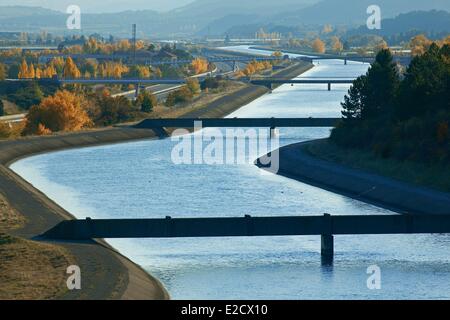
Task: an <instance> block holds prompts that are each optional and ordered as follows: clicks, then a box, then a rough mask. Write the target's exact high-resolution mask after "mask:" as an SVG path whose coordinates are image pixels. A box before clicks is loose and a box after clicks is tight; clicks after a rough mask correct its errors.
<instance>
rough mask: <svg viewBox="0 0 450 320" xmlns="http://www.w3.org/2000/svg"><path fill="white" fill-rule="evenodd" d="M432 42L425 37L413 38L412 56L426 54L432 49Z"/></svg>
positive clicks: (411, 44)
mask: <svg viewBox="0 0 450 320" xmlns="http://www.w3.org/2000/svg"><path fill="white" fill-rule="evenodd" d="M431 43H432V41H431V40H429V39H428V38H427V37H425V35H423V34H419V35H417V36H415V37H413V38H412V39H411V41H410V43H409V46H410V48H411V54H412V55H413V56H420V55H422V54H424V53H425V51H426V50H428V48H429V47H430V45H431Z"/></svg>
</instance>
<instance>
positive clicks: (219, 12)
mask: <svg viewBox="0 0 450 320" xmlns="http://www.w3.org/2000/svg"><path fill="white" fill-rule="evenodd" d="M317 1H319V0H278V1H273V0H245V1H242V0H227V1H223V0H196V1H194V2H192V3H190V4H188V5H185V6H183V7H180V8H178V9H175V10H171V11H168V12H164V13H158V12H156V11H152V10H141V11H125V12H120V13H104V14H92V13H83V14H82V20H81V26H82V29H83V30H82V32H84V33H92V32H98V33H113V34H116V35H119V36H124V35H126V34H129V32H130V31H129V30H130V28H131V24H133V23H137V24H138V30H139V31H140V32H142V33H145V35H146V36H151V37H155V36H158V37H164V36H180V37H182V36H190V35H194V34H207V33H208V32H207V30H208V28H209V29H215V30H216V29H217V30H226V29H228V28H229V27H230V26H232V25H233V24H234V23H239V24H240V23H243V22H244V20H241V19H240V18H239V17H241V16H242V17H243V16H245V17H247V18H250V16H252V19H262V17H263V16H264V15H267V16H269V15H272V14H273V13H277V12H281V11H283V10H286V9H287V8H290V7H292V8H295V9H296V10H298V9H301V8H304V7H305V6H307V5H310V4H312V3H316V2H317ZM23 8H24V7H0V12H1V14H0V30H3V31H39V30H43V29H46V30H47V31H54V32H59V33H73V32H69V31H68V30H66V29H65V20H66V19H67V15H66V14H65V13H63V12H57V11H51V10H47V9H39V10H37V9H36V8H27V7H25V9H24V10H25V11H26V12H30V11H32V10H36V14H35V15H33V14H22V13H20V11H21V10H22V9H23ZM25 17H28V18H25ZM233 17H234V18H235V19H237V20H234V22H233V23H231V24H230V23H229V21H230V19H231V20H233V19H234V18H233ZM209 24H211V27H209Z"/></svg>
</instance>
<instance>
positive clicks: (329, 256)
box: [320, 214, 334, 265]
mask: <svg viewBox="0 0 450 320" xmlns="http://www.w3.org/2000/svg"><path fill="white" fill-rule="evenodd" d="M324 218H325V232H324V233H322V234H321V237H320V255H321V262H322V265H331V264H333V258H334V237H333V235H332V233H331V232H332V229H333V225H332V220H331V215H329V214H325V215H324Z"/></svg>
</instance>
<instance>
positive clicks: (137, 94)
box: [134, 84, 139, 98]
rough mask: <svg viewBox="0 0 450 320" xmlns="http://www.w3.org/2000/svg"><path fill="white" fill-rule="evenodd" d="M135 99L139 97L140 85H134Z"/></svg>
mask: <svg viewBox="0 0 450 320" xmlns="http://www.w3.org/2000/svg"><path fill="white" fill-rule="evenodd" d="M134 90H135V92H134V97H135V98H137V97H138V96H139V84H135V85H134Z"/></svg>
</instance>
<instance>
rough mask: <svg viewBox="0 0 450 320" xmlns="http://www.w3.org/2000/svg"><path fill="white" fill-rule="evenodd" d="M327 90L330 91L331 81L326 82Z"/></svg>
mask: <svg viewBox="0 0 450 320" xmlns="http://www.w3.org/2000/svg"><path fill="white" fill-rule="evenodd" d="M328 91H331V82H328Z"/></svg>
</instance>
